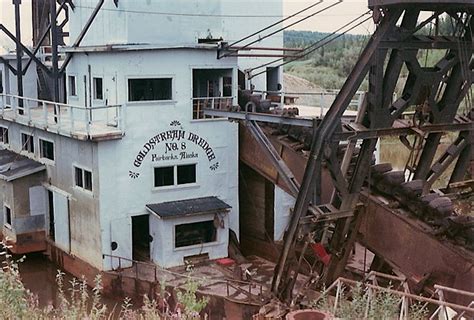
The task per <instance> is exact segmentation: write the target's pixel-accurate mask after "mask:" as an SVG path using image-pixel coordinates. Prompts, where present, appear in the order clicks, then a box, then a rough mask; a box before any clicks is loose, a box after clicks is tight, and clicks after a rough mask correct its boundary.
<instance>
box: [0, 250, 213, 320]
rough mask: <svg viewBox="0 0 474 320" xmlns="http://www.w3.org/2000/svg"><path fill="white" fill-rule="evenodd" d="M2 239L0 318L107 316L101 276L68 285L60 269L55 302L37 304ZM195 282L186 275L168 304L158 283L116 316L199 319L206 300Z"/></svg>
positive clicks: (109, 312)
mask: <svg viewBox="0 0 474 320" xmlns="http://www.w3.org/2000/svg"><path fill="white" fill-rule="evenodd" d="M5 247H6V245H5V243H4V242H0V257H2V258H3V260H4V261H3V263H2V264H3V265H2V268H1V269H0V319H27V320H40V319H67V320H69V319H70V320H76V319H90V320H95V319H109V318H112V314H113V311H114V310H108V309H107V307H106V306H105V305H104V304H103V303H102V302H101V300H102V299H101V290H102V283H101V278H100V277H97V278H96V279H95V286H94V288H93V289H92V291H91V290H89V288H88V287H87V284H86V280H85V279H84V278H83V279H81V280H80V281H78V280H76V279H74V280H72V281H71V282H70V286H69V287H68V288H66V286H65V285H64V273H62V272H61V271H58V274H57V276H56V282H57V284H58V299H57V300H58V303H57V306H52V305H50V306H48V307H46V308H41V307H40V306H39V304H38V299H37V298H36V297H35V295H34V294H33V293H31V292H30V291H29V290H27V289H26V288H25V287H24V285H23V283H22V282H21V277H20V272H19V270H18V263H21V262H22V260H23V259H20V260H17V261H14V260H13V259H12V257H11V256H10V255H9V254H8V253H7V251H6V250H5ZM198 287H199V283H198V282H197V281H196V280H193V279H192V278H191V277H189V280H188V281H187V282H186V284H185V285H184V286H183V288H182V289H181V290H180V291H178V292H177V294H176V300H177V304H176V306H175V307H173V308H171V306H170V305H169V303H168V301H169V298H170V296H171V294H170V293H169V292H168V291H166V290H165V286H164V285H163V284H162V287H161V292H160V294H158V295H157V297H156V298H153V299H152V298H149V297H147V296H145V297H144V299H143V306H142V307H141V308H139V309H135V310H134V309H133V306H132V304H131V303H130V299H127V298H126V299H125V300H124V302H123V304H122V309H121V311H120V314H119V315H118V317H119V318H120V319H143V320H149V319H150V320H151V319H183V320H194V319H201V317H200V314H201V312H202V311H203V310H204V308H205V307H206V306H207V304H208V299H207V298H198V297H197V290H198Z"/></svg>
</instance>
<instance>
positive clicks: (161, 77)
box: [125, 74, 176, 104]
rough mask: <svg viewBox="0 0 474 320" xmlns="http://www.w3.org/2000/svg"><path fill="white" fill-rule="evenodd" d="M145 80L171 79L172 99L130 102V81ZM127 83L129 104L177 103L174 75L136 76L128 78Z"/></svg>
mask: <svg viewBox="0 0 474 320" xmlns="http://www.w3.org/2000/svg"><path fill="white" fill-rule="evenodd" d="M145 79H171V99H168V100H130V80H145ZM125 83H126V86H127V97H126V98H127V103H129V104H144V103H145V104H146V103H154V104H157V103H158V104H169V103H175V102H176V100H175V99H176V92H175V88H176V83H175V75H174V74H161V75H136V76H127V77H126V78H125Z"/></svg>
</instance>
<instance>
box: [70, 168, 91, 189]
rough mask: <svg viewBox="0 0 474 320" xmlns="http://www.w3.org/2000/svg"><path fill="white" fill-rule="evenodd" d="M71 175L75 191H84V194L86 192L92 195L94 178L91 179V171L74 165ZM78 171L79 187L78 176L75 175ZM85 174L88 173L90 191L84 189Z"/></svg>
mask: <svg viewBox="0 0 474 320" xmlns="http://www.w3.org/2000/svg"><path fill="white" fill-rule="evenodd" d="M72 168H73V170H72V174H73V181H74V188H75V189H78V190H81V191H84V192H87V193H90V194H92V193H94V177H93V174H92V170H89V169H87V168H84V167H82V166H79V165H76V164H73V165H72ZM78 171H80V173H81V174H80V177H81V185H79V184H78V179H77V177H78V175H77V172H78ZM86 172H88V173H89V174H90V189H88V188H86Z"/></svg>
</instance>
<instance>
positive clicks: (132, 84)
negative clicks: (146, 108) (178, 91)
mask: <svg viewBox="0 0 474 320" xmlns="http://www.w3.org/2000/svg"><path fill="white" fill-rule="evenodd" d="M172 99H173V91H172V79H171V78H160V79H129V80H128V101H159V100H172Z"/></svg>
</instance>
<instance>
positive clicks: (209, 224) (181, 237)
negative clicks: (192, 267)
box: [175, 220, 217, 248]
mask: <svg viewBox="0 0 474 320" xmlns="http://www.w3.org/2000/svg"><path fill="white" fill-rule="evenodd" d="M216 239H217V230H216V227H215V226H214V221H212V220H211V221H202V222H195V223H188V224H180V225H177V226H176V229H175V247H176V248H180V247H187V246H192V245H196V244H202V243H208V242H214V241H216Z"/></svg>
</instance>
